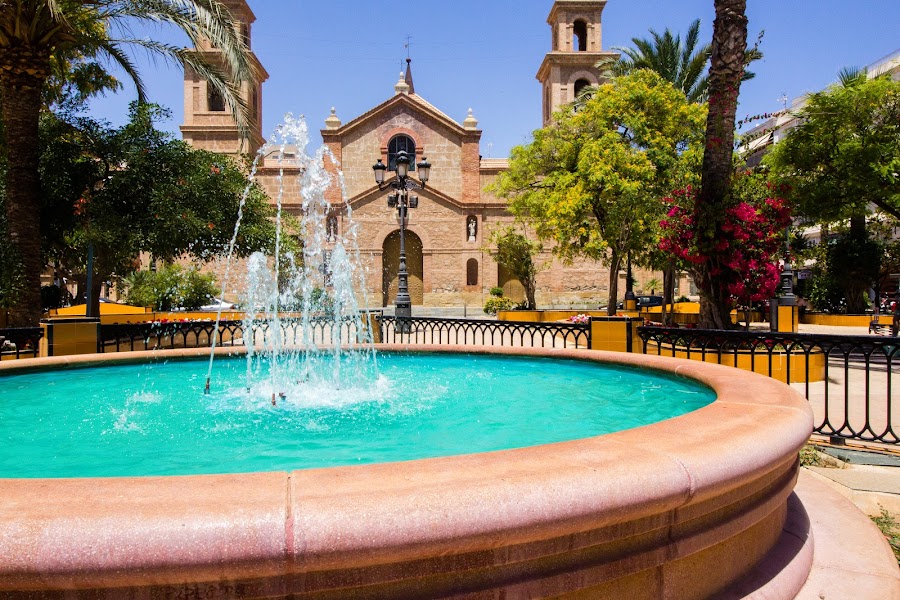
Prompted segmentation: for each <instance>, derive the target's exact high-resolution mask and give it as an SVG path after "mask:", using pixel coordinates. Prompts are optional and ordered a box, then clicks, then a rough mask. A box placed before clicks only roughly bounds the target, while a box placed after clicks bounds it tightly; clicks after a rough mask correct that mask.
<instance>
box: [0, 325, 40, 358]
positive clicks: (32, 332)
mask: <svg viewBox="0 0 900 600" xmlns="http://www.w3.org/2000/svg"><path fill="white" fill-rule="evenodd" d="M42 337H44V331H43V329H41V328H40V327H8V328H4V329H0V360H4V359H16V358H34V357H36V356H38V355H39V354H40V346H41V338H42Z"/></svg>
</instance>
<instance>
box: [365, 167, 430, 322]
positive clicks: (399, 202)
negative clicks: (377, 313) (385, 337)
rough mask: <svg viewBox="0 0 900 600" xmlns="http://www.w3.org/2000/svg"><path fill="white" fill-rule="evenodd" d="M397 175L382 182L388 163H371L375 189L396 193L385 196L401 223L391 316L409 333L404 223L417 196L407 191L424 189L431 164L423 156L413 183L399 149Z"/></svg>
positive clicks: (415, 203) (414, 204)
mask: <svg viewBox="0 0 900 600" xmlns="http://www.w3.org/2000/svg"><path fill="white" fill-rule="evenodd" d="M396 164H397V171H396V173H397V176H396V177H395V178H394V180H393V181H390V182H388V183H385V181H384V173H385V171H387V166H386V165H385V164H384V163H383V162H381V159H380V158H379V159H378V162H376V163H375V165H373V166H372V170H373V171H374V172H375V183H377V184H378V189H379V190H383V189H386V188H388V187H389V188H391V189H392V190H394V192H395V193H393V194H389V195H388V198H387V202H388V206H389V207H390V208H396V209H397V220H398V221H399V222H400V270H399V272H398V273H397V279H398V282H397V283H398V285H397V299H396V300H395V302H394V305H395V309H394V316H396V317H397V330H398V331H400V332H402V333H408V332H409V329H410V326H409V325H410V324H409V319H410V318H411V317H412V300H411V299H410V297H409V271H407V267H406V224H407V211H408V210H409V209H410V208H416V207H418V206H419V198H418V197H417V196H411V195H410V194H409V192H410V190H414V189H425V183H426V182H427V181H428V177H429V176H430V175H431V164H430V163H429V162H428V159H426V158H422V162H420V163H418V164H417V165H416V168H418V170H419V181H418V182H416V181H415V180H413V179H412V178H410V176H409V164H410V159H409V155H408V154H407V153H406V151H404V150H401V151H400V152H398V153H397V159H396Z"/></svg>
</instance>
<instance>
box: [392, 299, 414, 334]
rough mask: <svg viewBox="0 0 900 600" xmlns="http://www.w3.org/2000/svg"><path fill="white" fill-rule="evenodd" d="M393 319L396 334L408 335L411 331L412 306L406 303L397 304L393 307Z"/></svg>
mask: <svg viewBox="0 0 900 600" xmlns="http://www.w3.org/2000/svg"><path fill="white" fill-rule="evenodd" d="M394 318H395V319H396V325H395V327H396V330H397V332H398V333H409V332H410V331H411V330H412V305H411V303H408V302H397V303H396V305H395V306H394Z"/></svg>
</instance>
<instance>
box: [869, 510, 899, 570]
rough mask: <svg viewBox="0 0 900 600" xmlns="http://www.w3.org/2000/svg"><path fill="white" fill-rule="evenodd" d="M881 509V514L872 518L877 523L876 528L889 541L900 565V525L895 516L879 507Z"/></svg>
mask: <svg viewBox="0 0 900 600" xmlns="http://www.w3.org/2000/svg"><path fill="white" fill-rule="evenodd" d="M879 508H880V509H881V514H880V515H879V516H877V517H872V522H873V523H875V526H876V527H878V529H879V531H881V533H882V535H884V537H885V539H887V541H888V544H890V546H891V550H893V551H894V558H895V559H897V562H898V563H900V523H897V519H895V518H894V515H892V514H891V513H889V512H888V511H887V510H885V508H884V507H882V506H879Z"/></svg>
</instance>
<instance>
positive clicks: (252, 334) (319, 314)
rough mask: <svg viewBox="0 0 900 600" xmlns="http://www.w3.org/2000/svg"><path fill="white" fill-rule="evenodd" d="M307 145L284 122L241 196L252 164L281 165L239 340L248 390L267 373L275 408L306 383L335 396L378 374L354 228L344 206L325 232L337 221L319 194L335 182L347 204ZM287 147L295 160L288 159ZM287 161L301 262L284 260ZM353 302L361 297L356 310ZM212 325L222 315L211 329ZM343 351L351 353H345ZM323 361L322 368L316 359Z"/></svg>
mask: <svg viewBox="0 0 900 600" xmlns="http://www.w3.org/2000/svg"><path fill="white" fill-rule="evenodd" d="M308 143H309V131H308V127H307V125H306V122H305V121H304V119H303V117H302V116H301V117H299V118H294V117H293V116H292V115H290V114H288V115H286V117H285V121H284V123H283V124H282V125H280V126H279V127H278V128H277V129H276V130H275V133H274V134H273V136H272V138H271V140H270V141H269V142H268V143H266V144H265V145H264V146H263V147H262V148H261V149H260V150H259V152H258V153H257V156H256V158H255V160H254V163H253V167H252V168H251V173H250V183H249V184H248V187H247V191H245V193H244V196H243V198H246V196H247V193H248V191H249V189H250V186H252V185H253V180H254V178H255V176H256V172H257V169H258V165H259V164H260V162H261V161H264V160H265V159H266V157H268V156H271V155H273V154H274V156H275V160H276V162H277V164H278V166H279V175H278V183H279V189H278V194H277V196H276V209H277V211H276V239H275V252H274V260H272V261H270V260H269V259H268V258H267V257H266V256H265V255H263V254H262V253H255V254H253V255H252V256H251V257H250V258H249V260H248V263H247V266H248V272H247V282H246V284H247V285H246V290H247V292H246V297H245V300H244V304H245V305H246V312H245V317H244V338H243V341H244V345H245V347H246V349H247V381H246V388H247V389H248V391H249V390H251V389H253V388H254V386H256V385H257V384H258V383H259V381H258V380H259V376H260V375H259V374H260V373H263V372H265V375H264V377H265V379H266V380H267V382H268V383H267V385H266V386H265V387H266V388H267V389H268V390H271V391H266V394H267V395H268V393H271V394H272V395H273V396H272V397H273V404H274V403H275V402H274V396H275V394H278V395H282V394H284V393H285V390H287V389H289V388H293V387H295V386H297V385H302V384H304V383H307V382H312V383H315V384H317V385H320V384H322V383H323V382H330V384H331V385H333V386H336V387H338V388H340V387H346V386H353V385H366V384H367V383H368V382H369V381H371V378H372V376H373V373H374V372H375V370H376V366H377V365H376V362H375V353H374V349H373V336H372V331H371V327H370V324H369V322H368V321H367V320H366V319H365V318H364V315H363V312H362V308H363V307H364V306H366V305H367V304H368V301H367V297H366V290H367V288H366V283H365V270H364V269H363V268H362V266H361V261H360V256H359V246H358V243H357V237H358V226H357V225H356V224H355V223H354V222H353V220H352V209H351V208H350V206H349V204H348V203H346V202H345V203H344V214H343V217H344V222H345V226H344V227H343V228H342V230H341V231H339V230H338V229H337V228H336V227H334V228H331V227H329V217H335V218H336V215H334V214H333V213H334V209H333V207H332V205H331V203H330V202H329V201H328V199H327V198H326V192H327V190H328V189H329V188H330V187H331V186H332V185H335V184H336V185H338V186H339V187H340V190H341V196H342V197H343V198H344V199H345V200H346V197H347V195H346V189H345V186H344V181H343V174H342V173H341V171H340V165H339V164H338V161H337V159H336V158H335V156H334V155H333V154H332V153H331V151H330V150H329V149H328V148H327V147H326V146H322V147H321V148H319V149H318V150H317V151H316V152H315V153H314V154H313V155H312V156H309V155H307V154H305V152H304V149H305V148H306V146H307V145H308ZM294 149H296V153H295V154H294V153H289V150H294ZM326 161H330V162H331V164H332V165H333V166H334V167H335V171H336V173H334V174H332V173H330V172H329V170H328V169H327V168H326ZM288 162H291V166H292V167H299V171H300V176H299V178H300V181H299V184H300V199H301V204H300V221H299V223H298V224H297V225H296V226H295V227H296V231H294V232H293V233H295V234H296V236H295V238H296V239H298V240H299V243H300V246H301V248H300V253H299V255H298V254H296V253H294V252H290V251H288V252H285V249H284V246H285V244H284V243H283V241H284V231H285V224H284V221H285V220H284V218H283V214H284V210H283V209H284V194H285V181H284V178H285V165H286V164H287V163H288ZM241 207H243V201H242V203H241ZM240 217H241V213H240V212H239V214H238V221H237V223H236V225H235V230H234V234H233V236H232V239H231V243H230V245H229V249H228V256H227V258H226V268H225V277H224V279H223V281H222V296H224V295H225V292H226V290H227V286H228V283H229V282H228V278H229V276H230V272H231V263H232V255H233V252H234V245H235V241H236V240H237V235H238V231H239V228H240V224H241V218H240ZM291 226H292V227H293V225H291ZM270 262H271V264H270ZM320 282H321V285H320ZM357 294H361V295H362V298H363V301H362V302H360V301H359V299H358V295H357ZM220 318H221V309H220V311H219V313H218V315H217V318H216V323H217V327H216V331H217V330H218V321H219V320H220ZM348 344H353V345H354V346H355V347H353V348H347V347H346V346H347V345H348ZM215 346H216V338H215V337H214V339H213V347H212V349H211V352H210V359H209V367H208V372H207V377H206V387H205V392H206V393H209V390H210V381H211V378H212V374H213V362H214V356H215ZM325 355H327V360H323V357H324V356H325ZM260 359H262V360H265V361H267V362H268V366H267V368H266V369H261V368H260V365H259V364H258V361H259V360H260Z"/></svg>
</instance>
